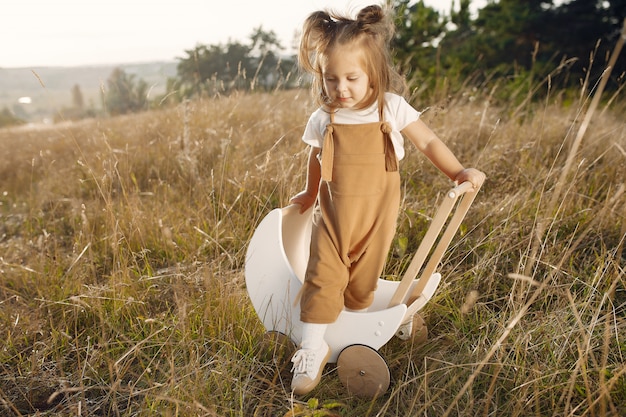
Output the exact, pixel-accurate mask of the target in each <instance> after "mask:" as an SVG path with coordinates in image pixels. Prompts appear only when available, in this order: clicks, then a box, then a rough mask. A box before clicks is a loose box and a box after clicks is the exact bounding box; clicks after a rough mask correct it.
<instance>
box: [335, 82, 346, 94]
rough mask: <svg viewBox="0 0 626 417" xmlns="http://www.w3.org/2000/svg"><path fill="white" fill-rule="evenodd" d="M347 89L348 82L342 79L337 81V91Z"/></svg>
mask: <svg viewBox="0 0 626 417" xmlns="http://www.w3.org/2000/svg"><path fill="white" fill-rule="evenodd" d="M345 89H346V83H345V81H341V80H340V81H337V87H336V90H337V91H339V92H342V91H344V90H345Z"/></svg>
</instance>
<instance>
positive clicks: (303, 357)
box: [291, 349, 315, 374]
mask: <svg viewBox="0 0 626 417" xmlns="http://www.w3.org/2000/svg"><path fill="white" fill-rule="evenodd" d="M314 361H315V352H313V351H311V350H309V349H300V350H299V351H297V352H296V353H295V354H294V355H293V358H292V359H291V362H293V367H292V368H291V371H292V372H293V373H294V374H304V373H312V372H313V363H314Z"/></svg>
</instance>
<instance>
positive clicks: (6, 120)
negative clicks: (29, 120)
mask: <svg viewBox="0 0 626 417" xmlns="http://www.w3.org/2000/svg"><path fill="white" fill-rule="evenodd" d="M24 123H26V122H25V121H24V120H22V119H20V118H18V117H16V116H15V114H13V113H12V112H11V111H10V110H9V109H8V108H6V107H5V108H3V109H2V110H0V127H7V126H15V125H21V124H24Z"/></svg>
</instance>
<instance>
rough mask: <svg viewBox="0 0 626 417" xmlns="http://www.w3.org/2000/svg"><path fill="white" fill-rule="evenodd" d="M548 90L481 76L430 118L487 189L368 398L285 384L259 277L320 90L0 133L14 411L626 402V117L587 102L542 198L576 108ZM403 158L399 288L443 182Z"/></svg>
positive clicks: (8, 393) (473, 411) (7, 377)
mask: <svg viewBox="0 0 626 417" xmlns="http://www.w3.org/2000/svg"><path fill="white" fill-rule="evenodd" d="M554 97H555V98H549V99H547V100H546V101H545V102H544V103H541V104H531V103H528V104H526V107H525V108H524V111H522V112H520V111H519V108H515V107H512V106H507V105H506V104H502V103H496V102H495V101H493V100H492V96H491V94H490V93H483V92H481V91H468V92H465V93H464V94H459V95H458V96H455V97H453V98H452V99H451V100H445V101H443V100H442V101H441V102H440V103H441V104H440V105H434V106H432V107H431V108H430V109H429V110H428V111H426V112H425V113H424V117H425V118H426V119H427V121H428V123H429V124H430V125H431V126H432V127H433V128H434V130H435V131H437V132H438V133H439V135H440V136H441V137H442V138H444V140H445V141H446V142H447V143H448V144H449V146H450V147H451V148H452V149H453V150H454V152H455V153H456V154H457V155H458V156H459V158H460V159H461V160H462V161H463V162H464V163H466V164H467V165H471V166H476V167H479V168H480V169H482V170H484V171H485V172H486V173H487V175H488V180H487V182H486V184H485V186H484V187H483V191H481V194H480V195H479V196H478V198H477V200H476V202H475V203H474V206H473V207H472V209H471V211H470V214H469V216H468V218H467V219H466V221H465V222H464V224H463V225H462V228H461V232H460V234H459V235H458V236H457V238H456V239H455V240H454V242H453V245H452V247H451V248H450V249H449V251H448V253H447V254H446V257H445V258H444V261H443V264H442V266H441V268H440V270H441V272H442V274H443V276H444V281H443V283H442V285H441V287H440V289H439V290H438V292H437V293H436V294H435V296H434V298H433V299H432V300H431V301H430V302H429V304H428V305H427V306H426V307H425V309H424V310H423V311H422V315H423V317H424V318H425V320H426V322H427V324H428V327H429V332H430V335H429V339H428V341H427V342H425V343H421V344H419V343H416V342H412V341H409V342H402V341H400V340H395V339H393V340H392V341H390V342H389V343H388V344H387V345H385V346H383V348H381V350H380V352H381V354H382V355H383V356H384V357H385V358H386V360H387V361H388V365H389V368H390V370H391V373H392V377H393V381H392V386H391V388H390V389H389V391H388V392H387V393H385V394H384V395H383V396H381V397H379V398H377V399H374V400H367V399H359V398H352V397H350V396H349V395H348V394H347V393H346V391H345V390H344V389H343V387H342V386H341V384H340V382H339V380H338V378H337V377H336V372H335V370H334V369H333V367H332V366H330V365H329V366H328V367H327V368H326V371H327V372H326V373H327V374H326V375H325V376H324V378H323V382H322V384H321V385H320V387H319V388H317V389H316V390H315V391H314V392H313V393H311V394H310V395H309V396H308V397H306V398H303V399H302V398H301V399H297V398H293V397H292V396H291V395H290V393H289V372H288V357H287V353H282V352H274V351H273V350H272V346H271V345H270V344H267V343H266V341H267V338H266V336H265V334H264V333H265V331H264V329H263V328H262V325H261V323H260V321H259V320H258V318H257V317H256V315H255V313H254V311H253V309H252V306H251V304H250V302H249V301H248V297H247V293H246V289H245V283H244V279H243V268H244V262H245V250H246V245H247V242H248V241H249V239H250V237H251V235H252V233H253V231H254V229H255V227H256V225H257V224H258V222H259V221H260V220H261V219H262V218H263V216H264V215H265V214H267V212H268V211H269V210H270V209H272V208H274V207H278V206H282V205H285V204H286V203H287V201H288V199H289V197H290V196H291V195H293V194H295V193H296V192H298V191H299V190H300V189H301V188H302V187H303V186H304V179H305V178H304V175H305V164H306V156H307V152H306V149H305V147H304V145H303V144H302V143H301V141H300V139H299V138H300V136H301V133H302V129H303V127H304V124H305V123H306V120H307V118H308V115H309V114H310V112H311V110H312V107H311V103H310V100H309V97H308V93H307V92H304V91H299V90H294V91H287V92H274V93H267V94H247V95H233V96H230V97H219V98H215V99H203V100H198V101H191V102H186V103H183V104H181V105H179V106H177V107H173V108H168V109H163V110H158V111H152V112H147V113H143V114H138V115H133V116H123V117H118V118H113V119H107V120H92V121H83V122H80V123H74V124H71V125H59V126H57V127H51V128H46V129H39V130H36V129H30V130H29V129H26V128H19V129H13V130H2V131H0V151H1V152H2V154H3V155H4V158H2V159H1V160H0V204H1V205H0V215H1V220H2V221H0V274H1V275H2V278H1V280H0V328H1V329H2V330H1V331H2V335H3V339H4V340H3V348H2V350H1V351H0V364H1V365H0V407H1V409H2V412H3V413H4V414H7V415H25V414H29V413H33V412H35V411H37V410H39V411H40V413H41V415H117V416H143V415H155V414H157V415H171V416H174V415H181V416H191V415H194V416H195V415H207V416H214V415H215V416H282V415H346V416H375V415H380V416H383V415H384V416H406V415H436V416H441V415H458V416H476V415H481V416H482V415H484V416H488V415H510V416H545V415H562V416H568V415H571V416H582V415H587V416H618V415H624V413H626V375H625V374H626V366H625V365H624V363H625V362H626V361H625V360H624V352H625V350H626V342H625V340H624V337H625V335H626V318H625V314H626V292H625V291H626V288H625V283H624V276H625V274H624V255H623V250H622V248H623V243H624V238H625V234H626V222H625V221H624V220H625V217H626V211H625V210H624V207H626V198H625V197H624V189H623V184H624V178H625V177H626V152H625V151H624V149H626V126H625V124H624V122H623V108H618V107H616V106H619V101H618V100H617V101H615V102H613V103H612V106H611V107H610V108H608V109H607V110H606V111H601V112H597V113H596V114H595V115H594V118H593V119H592V120H591V124H590V127H589V129H588V133H587V135H586V137H585V140H584V141H583V142H582V143H581V145H580V148H579V149H578V151H577V152H575V155H574V159H575V165H574V166H575V169H573V170H572V175H570V176H569V178H568V182H567V184H565V185H564V186H565V189H564V191H563V192H562V194H561V195H562V197H560V198H559V199H558V204H557V207H555V210H553V211H550V212H546V210H545V205H546V202H547V201H549V199H550V198H551V197H552V195H553V193H554V189H555V187H556V185H557V183H558V178H559V175H560V172H561V170H562V169H563V167H564V165H565V161H566V158H567V156H568V150H569V149H570V146H571V143H572V137H573V135H574V134H575V133H576V131H577V128H578V127H579V125H580V123H581V117H582V116H581V115H582V113H583V112H584V109H585V105H584V103H580V104H578V105H572V106H569V107H568V106H565V105H563V103H561V102H559V100H558V95H554ZM444 103H445V104H444ZM416 105H417V107H420V106H422V105H423V103H416ZM401 169H402V177H403V193H404V198H403V201H402V210H401V213H402V214H401V216H400V218H399V221H398V232H397V236H396V240H395V243H394V246H393V248H392V251H391V252H390V255H389V262H388V266H387V271H386V273H387V275H388V276H389V278H390V279H393V278H394V277H395V276H397V275H400V274H401V273H402V271H403V269H404V268H405V267H406V266H407V263H408V261H409V260H410V257H411V255H412V253H413V252H414V251H415V250H416V248H417V245H418V244H419V241H420V238H421V237H422V236H423V234H424V232H425V229H426V228H427V227H428V223H429V219H430V216H432V215H433V214H434V210H435V208H436V207H437V205H438V200H439V198H440V197H441V192H443V191H445V190H447V189H448V188H449V186H450V184H449V183H448V182H447V180H445V179H444V178H443V176H442V175H441V174H440V173H438V172H437V171H436V169H435V168H433V167H432V166H431V165H430V163H429V162H428V161H427V160H425V159H424V157H423V156H421V155H420V154H419V153H418V152H416V151H415V150H412V149H408V154H407V157H406V159H405V160H404V161H403V162H402V164H401ZM539 224H542V225H544V226H545V227H544V229H543V230H542V232H541V235H540V236H538V233H537V232H538V230H539V229H538V225H539ZM535 241H538V242H539V246H534V245H535V244H536V243H534V242H535ZM535 247H537V248H538V250H537V251H536V253H535V252H533V249H534V248H535ZM531 263H532V268H530V269H527V266H528V265H529V264H531ZM312 398H315V399H318V400H319V403H317V404H316V402H315V401H311V402H309V403H304V402H303V401H306V400H309V399H312ZM289 413H291V414H289ZM298 413H300V414H298Z"/></svg>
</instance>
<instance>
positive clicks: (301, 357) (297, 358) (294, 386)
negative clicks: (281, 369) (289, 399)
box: [291, 341, 330, 395]
mask: <svg viewBox="0 0 626 417" xmlns="http://www.w3.org/2000/svg"><path fill="white" fill-rule="evenodd" d="M328 358H330V348H329V347H328V344H327V343H326V342H325V341H322V346H321V347H320V348H319V349H300V350H298V351H297V352H296V353H295V354H294V355H293V358H291V362H293V368H292V369H291V370H292V371H293V379H292V380H291V390H292V391H293V392H294V394H296V395H304V394H308V393H309V392H311V391H312V390H313V388H315V387H316V386H317V384H319V382H320V379H322V370H323V369H324V366H325V365H326V362H328Z"/></svg>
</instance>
